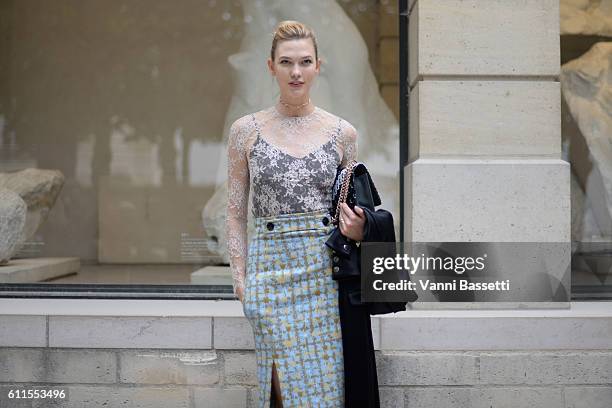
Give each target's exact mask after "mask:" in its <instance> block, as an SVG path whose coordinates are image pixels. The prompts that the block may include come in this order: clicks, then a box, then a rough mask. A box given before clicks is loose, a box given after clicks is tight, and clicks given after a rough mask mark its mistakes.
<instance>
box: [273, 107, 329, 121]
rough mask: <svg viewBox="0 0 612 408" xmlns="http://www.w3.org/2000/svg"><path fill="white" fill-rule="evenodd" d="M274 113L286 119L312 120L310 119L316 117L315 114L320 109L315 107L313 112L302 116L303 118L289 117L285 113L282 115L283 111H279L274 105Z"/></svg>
mask: <svg viewBox="0 0 612 408" xmlns="http://www.w3.org/2000/svg"><path fill="white" fill-rule="evenodd" d="M272 111H273V112H274V113H275V114H276V115H278V116H280V117H281V118H284V119H306V118H310V117H312V116H314V114H315V113H316V112H318V111H319V107H318V106H315V107H314V109H313V110H312V112H310V113H309V114H307V115H301V116H292V115H287V114H285V113H282V112H281V111H279V110H278V108H277V107H276V104H274V105H273V106H272Z"/></svg>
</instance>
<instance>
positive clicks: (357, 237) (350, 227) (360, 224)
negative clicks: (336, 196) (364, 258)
mask: <svg viewBox="0 0 612 408" xmlns="http://www.w3.org/2000/svg"><path fill="white" fill-rule="evenodd" d="M365 223H366V216H365V213H364V212H363V209H361V208H360V207H358V206H355V211H353V210H351V207H349V206H348V204H346V203H341V204H340V217H339V221H338V225H339V226H340V232H341V233H342V235H344V236H345V237H347V238H350V239H352V240H354V241H361V240H363V229H364V226H365Z"/></svg>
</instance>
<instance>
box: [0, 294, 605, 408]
mask: <svg viewBox="0 0 612 408" xmlns="http://www.w3.org/2000/svg"><path fill="white" fill-rule="evenodd" d="M225 302H226V304H227V305H228V306H235V305H233V304H234V303H237V302H234V301H225ZM588 307H591V308H597V309H588ZM230 309H231V310H230ZM230 309H228V310H227V311H225V312H223V309H222V308H219V306H217V311H216V312H215V313H211V315H210V316H183V317H181V316H176V317H171V316H167V317H163V316H157V317H153V316H151V317H147V316H66V315H64V316H62V315H57V316H55V315H53V316H35V315H29V316H27V315H0V407H3V408H4V407H10V408H13V407H70V408H72V407H74V408H77V407H78V408H88V407H113V408H115V407H138V408H157V407H159V408H162V407H163V408H167V407H185V408H200V407H206V408H209V407H223V408H228V407H229V408H231V407H256V406H257V405H256V401H257V397H258V394H257V374H256V372H257V371H256V361H255V354H254V351H253V338H252V332H251V328H250V325H249V323H248V321H247V320H246V319H245V318H244V317H243V316H241V315H240V313H239V311H238V308H236V307H233V309H232V308H230ZM611 333H612V307H611V306H610V304H608V303H604V302H601V303H600V304H599V305H595V306H592V305H591V306H589V305H587V304H586V303H583V304H579V305H576V306H575V307H574V309H573V310H542V311H537V312H536V311H533V310H532V311H522V312H519V311H503V310H500V311H470V312H466V311H450V310H446V311H444V310H438V311H425V310H423V311H419V310H411V311H407V312H402V313H399V314H396V315H395V316H388V317H387V316H385V317H377V318H373V334H374V340H375V349H376V358H377V368H378V375H379V386H380V395H381V401H382V407H385V408H387V407H410V408H415V407H416V408H431V407H436V408H440V407H441V408H447V407H448V408H474V407H482V408H488V407H496V408H497V407H513V408H516V407H519V408H521V407H525V408H527V407H529V408H609V407H610V406H612V386H611V385H610V384H612V335H611ZM33 387H36V388H39V389H43V388H44V389H49V388H50V387H54V388H64V389H66V390H67V392H68V399H67V400H65V401H61V400H55V401H52V400H36V401H34V400H15V399H13V400H9V399H8V392H9V390H17V389H19V390H27V389H32V388H33ZM22 392H23V391H22Z"/></svg>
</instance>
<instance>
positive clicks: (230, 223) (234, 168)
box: [226, 106, 357, 292]
mask: <svg viewBox="0 0 612 408" xmlns="http://www.w3.org/2000/svg"><path fill="white" fill-rule="evenodd" d="M356 158H357V131H356V130H355V128H354V127H353V126H352V125H351V124H350V123H348V122H347V121H346V120H344V119H342V118H340V117H338V116H336V115H333V114H331V113H329V112H327V111H325V110H323V109H321V108H318V107H315V109H314V110H313V111H312V113H310V114H308V115H306V116H287V115H284V114H282V113H280V112H279V111H278V110H277V109H276V107H275V106H272V107H270V108H268V109H265V110H262V111H259V112H256V113H253V114H250V115H246V116H243V117H241V118H240V119H238V120H236V121H235V122H234V123H233V124H232V126H231V127H230V134H229V140H228V184H227V186H228V187H227V190H228V197H227V198H228V199H227V219H226V232H227V248H228V252H229V258H230V269H231V271H232V277H233V283H234V292H236V288H238V287H242V288H244V278H245V273H246V259H247V248H248V243H247V212H248V203H249V196H250V194H251V196H252V197H251V198H252V200H253V205H252V215H253V216H255V217H261V216H269V215H277V214H287V213H297V212H308V211H315V210H321V209H330V210H331V199H332V196H331V189H332V185H333V183H334V179H335V176H336V169H337V167H338V166H339V165H343V166H344V165H345V164H346V163H347V162H348V161H349V160H352V159H356Z"/></svg>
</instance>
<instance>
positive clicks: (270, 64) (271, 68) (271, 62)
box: [268, 58, 276, 76]
mask: <svg viewBox="0 0 612 408" xmlns="http://www.w3.org/2000/svg"><path fill="white" fill-rule="evenodd" d="M268 71H270V74H272V76H274V75H276V72H274V62H273V61H272V59H271V58H268Z"/></svg>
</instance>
